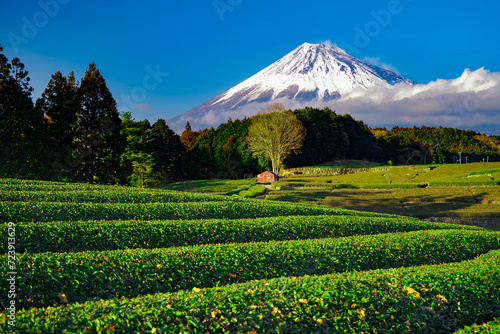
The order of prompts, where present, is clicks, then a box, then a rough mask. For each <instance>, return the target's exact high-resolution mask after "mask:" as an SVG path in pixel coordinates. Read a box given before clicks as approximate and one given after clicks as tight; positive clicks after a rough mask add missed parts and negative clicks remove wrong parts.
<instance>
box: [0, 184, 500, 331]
mask: <svg viewBox="0 0 500 334" xmlns="http://www.w3.org/2000/svg"><path fill="white" fill-rule="evenodd" d="M0 220H1V221H0V230H1V231H2V237H1V246H0V247H1V249H2V255H0V262H1V263H2V266H1V268H0V274H1V276H2V277H7V276H9V275H11V274H9V270H10V271H12V270H13V269H11V268H10V267H9V266H10V265H11V264H13V265H14V266H15V274H14V277H15V282H16V289H17V291H16V292H17V295H16V296H15V298H14V299H12V298H10V297H9V293H8V292H9V289H10V283H9V282H8V281H6V280H3V281H2V283H1V284H0V288H1V296H2V297H1V299H0V305H2V307H3V308H4V312H5V313H4V314H5V315H7V314H8V313H7V312H8V310H7V305H9V304H10V303H11V301H12V300H14V301H15V304H16V309H17V313H16V322H15V323H16V326H15V327H9V324H8V322H7V321H8V319H9V318H8V317H7V316H4V317H1V318H0V332H6V333H9V332H11V333H18V332H20V333H37V332H40V333H77V332H90V333H137V332H139V333H145V332H152V333H180V332H182V333H207V332H210V333H212V332H225V333H235V332H244V333H250V332H255V333H304V332H306V333H309V332H314V333H332V332H334V333H337V332H339V333H343V332H355V333H362V332H370V333H371V332H378V333H402V332H422V333H433V332H442V333H451V332H454V331H457V330H459V329H464V330H466V329H467V326H473V325H474V324H483V323H488V322H492V321H495V319H497V318H498V317H500V268H499V262H500V261H499V260H500V253H499V252H500V237H499V235H500V234H498V233H497V232H490V231H487V230H485V229H482V228H478V227H470V226H461V225H453V224H443V223H431V222H424V221H420V220H417V219H414V218H409V217H400V216H396V215H386V214H376V213H370V212H358V211H353V210H342V209H336V208H328V207H321V206H315V205H304V204H297V203H279V202H266V201H259V200H252V199H242V198H241V197H237V198H234V197H229V196H219V195H203V194H187V193H178V192H174V191H163V190H161V189H154V190H150V189H146V190H141V189H134V188H127V187H111V186H109V187H108V186H102V185H87V184H67V183H57V182H42V181H23V180H12V179H0ZM8 222H12V223H13V224H7V223H8ZM12 226H14V227H12ZM9 228H10V229H9ZM12 234H14V239H15V242H14V243H12V238H13V237H12ZM9 238H10V239H9ZM9 245H14V246H11V248H14V250H15V257H12V256H9V253H8V251H9V250H10V251H11V252H13V251H12V249H10V248H9ZM9 261H11V263H9ZM374 269H376V270H374Z"/></svg>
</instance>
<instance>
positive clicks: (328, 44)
mask: <svg viewBox="0 0 500 334" xmlns="http://www.w3.org/2000/svg"><path fill="white" fill-rule="evenodd" d="M319 44H323V45H326V46H336V45H335V44H334V43H332V41H330V40H329V39H327V40H326V41H323V42H319Z"/></svg>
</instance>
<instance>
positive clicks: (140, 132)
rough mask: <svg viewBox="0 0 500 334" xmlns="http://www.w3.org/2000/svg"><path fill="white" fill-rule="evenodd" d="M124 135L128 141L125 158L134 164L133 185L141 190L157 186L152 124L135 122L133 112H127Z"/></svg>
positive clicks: (123, 127)
mask: <svg viewBox="0 0 500 334" xmlns="http://www.w3.org/2000/svg"><path fill="white" fill-rule="evenodd" d="M122 134H123V135H124V136H125V137H126V139H127V146H126V148H125V153H124V157H125V159H126V160H128V161H130V162H131V164H132V174H131V175H130V176H129V180H130V182H131V184H132V185H134V186H137V187H140V188H144V187H145V186H154V185H156V184H157V183H158V177H156V175H155V174H156V173H155V172H154V170H153V167H154V164H155V162H154V154H153V152H152V149H151V143H152V141H153V138H152V136H151V124H150V123H149V121H148V120H144V121H135V120H134V119H133V118H132V113H131V112H129V111H128V112H125V113H124V114H123V115H122Z"/></svg>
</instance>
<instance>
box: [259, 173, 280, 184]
mask: <svg viewBox="0 0 500 334" xmlns="http://www.w3.org/2000/svg"><path fill="white" fill-rule="evenodd" d="M274 181H279V176H278V175H276V174H275V173H273V172H271V171H268V170H266V171H265V172H263V173H260V174H259V175H257V183H270V182H274Z"/></svg>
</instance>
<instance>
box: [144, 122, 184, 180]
mask: <svg viewBox="0 0 500 334" xmlns="http://www.w3.org/2000/svg"><path fill="white" fill-rule="evenodd" d="M151 136H152V142H151V150H152V151H153V155H154V158H155V164H154V167H153V170H154V171H156V172H157V173H159V175H160V179H161V183H162V184H166V183H169V182H172V181H174V180H175V179H177V178H178V177H179V176H180V174H181V171H180V168H179V167H180V156H181V153H182V144H181V141H180V138H179V136H178V135H177V134H176V133H175V132H174V131H173V130H172V129H170V127H169V126H168V125H167V122H165V120H164V119H161V118H160V119H158V120H157V121H156V122H155V123H154V124H153V127H152V129H151Z"/></svg>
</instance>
